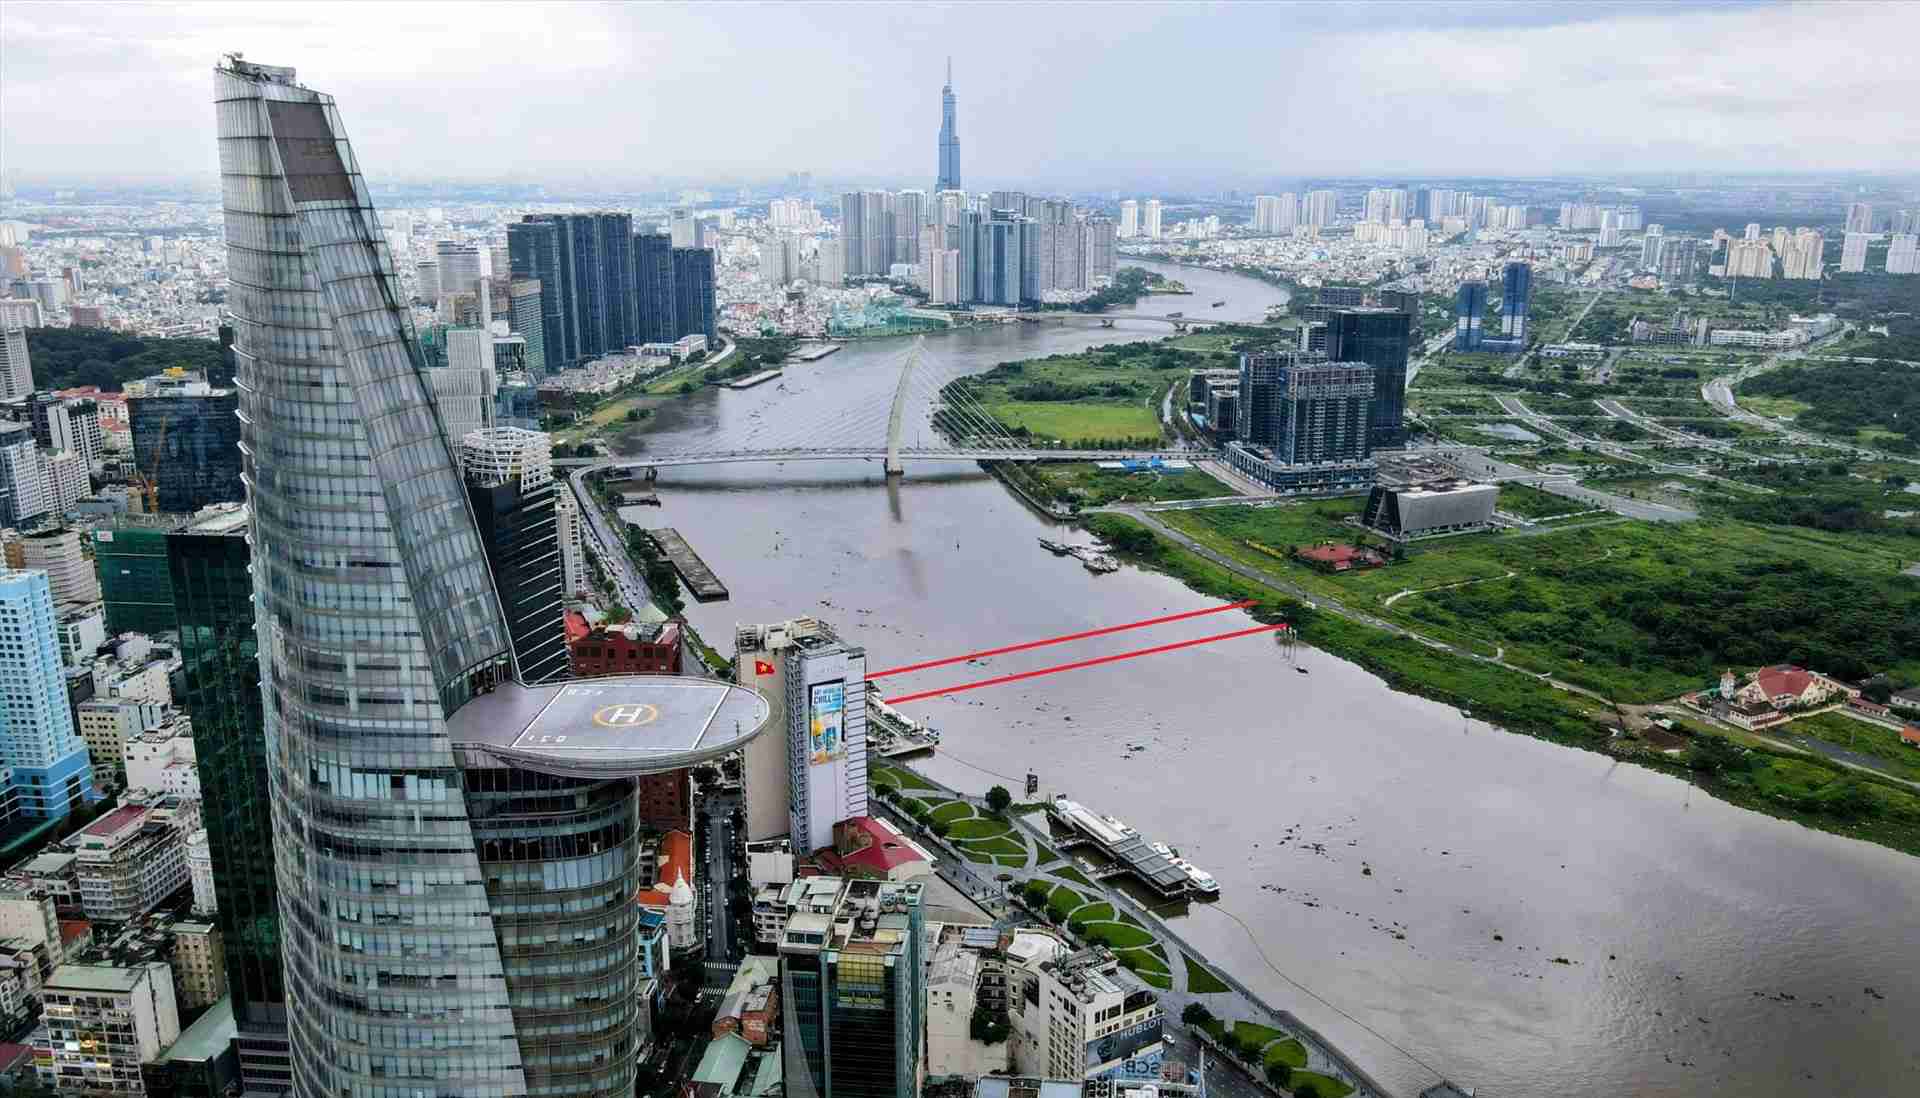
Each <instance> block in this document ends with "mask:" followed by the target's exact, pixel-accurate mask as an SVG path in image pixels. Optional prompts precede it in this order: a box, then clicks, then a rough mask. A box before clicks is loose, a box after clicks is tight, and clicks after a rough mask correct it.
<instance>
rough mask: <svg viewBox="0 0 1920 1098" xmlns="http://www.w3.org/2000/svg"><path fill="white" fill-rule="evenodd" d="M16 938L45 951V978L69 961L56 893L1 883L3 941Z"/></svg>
mask: <svg viewBox="0 0 1920 1098" xmlns="http://www.w3.org/2000/svg"><path fill="white" fill-rule="evenodd" d="M15 940H18V941H20V942H24V943H25V944H26V945H28V946H38V947H39V948H40V950H41V951H42V954H43V956H44V958H45V970H44V971H42V972H40V973H38V976H39V977H40V978H41V979H45V978H46V977H47V976H50V975H52V973H53V970H54V969H56V968H58V967H60V965H61V964H63V963H65V961H66V958H65V957H64V956H63V955H62V949H61V939H60V916H59V915H58V914H57V913H56V912H55V911H54V906H53V897H52V896H50V895H48V894H47V893H45V892H43V891H41V890H39V889H34V888H28V887H24V886H21V885H18V884H13V883H9V884H7V885H6V886H4V887H0V941H15ZM36 982H37V981H36Z"/></svg>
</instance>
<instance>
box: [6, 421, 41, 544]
mask: <svg viewBox="0 0 1920 1098" xmlns="http://www.w3.org/2000/svg"><path fill="white" fill-rule="evenodd" d="M52 510H53V495H52V493H51V492H49V491H48V490H47V474H46V467H45V466H44V465H43V464H42V462H41V460H40V448H39V447H38V446H35V445H34V442H33V428H32V427H31V426H29V425H27V424H25V423H6V422H0V526H20V525H24V524H25V523H28V522H31V521H33V520H34V519H37V518H39V517H40V516H42V515H45V514H47V513H48V512H50V511H52Z"/></svg>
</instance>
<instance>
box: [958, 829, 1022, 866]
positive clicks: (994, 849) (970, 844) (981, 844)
mask: <svg viewBox="0 0 1920 1098" xmlns="http://www.w3.org/2000/svg"><path fill="white" fill-rule="evenodd" d="M953 845H955V846H957V847H959V848H960V849H962V850H964V851H966V852H967V853H968V854H985V855H988V857H994V856H1002V857H1008V858H1018V859H1019V860H1018V861H1016V862H1014V863H1013V864H1014V865H1025V864H1027V848H1026V847H1025V846H1024V845H1022V844H1021V843H1020V842H1019V841H1018V840H1016V839H1008V838H1003V837H999V836H995V837H992V838H986V839H962V840H959V841H958V842H955V843H954V844H953ZM974 860H975V861H986V860H988V859H987V858H976V859H974Z"/></svg>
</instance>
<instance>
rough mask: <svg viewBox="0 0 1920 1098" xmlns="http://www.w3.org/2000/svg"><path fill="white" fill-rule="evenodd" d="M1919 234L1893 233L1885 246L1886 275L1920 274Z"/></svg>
mask: <svg viewBox="0 0 1920 1098" xmlns="http://www.w3.org/2000/svg"><path fill="white" fill-rule="evenodd" d="M1916 242H1920V234H1916V233H1894V234H1893V236H1892V237H1891V238H1890V239H1889V242H1888V244H1887V273H1888V274H1890V275H1899V274H1907V275H1910V274H1920V249H1917V248H1916Z"/></svg>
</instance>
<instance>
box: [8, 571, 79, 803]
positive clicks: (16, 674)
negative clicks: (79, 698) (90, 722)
mask: <svg viewBox="0 0 1920 1098" xmlns="http://www.w3.org/2000/svg"><path fill="white" fill-rule="evenodd" d="M0 676H3V677H4V679H5V681H6V683H7V689H6V690H4V691H0V766H5V767H8V768H9V769H10V771H11V773H12V776H13V781H12V784H11V785H7V786H0V820H4V819H6V818H10V817H12V816H14V815H20V816H26V817H31V818H34V819H43V820H51V819H57V818H59V817H61V816H64V815H66V814H67V813H68V812H69V811H71V810H72V809H73V808H74V807H76V806H77V805H79V804H80V803H81V802H82V801H87V800H92V799H93V768H92V766H91V765H90V764H89V761H88V758H87V745H86V743H85V742H84V741H83V740H81V739H80V733H79V732H77V731H75V730H74V727H73V710H72V709H71V708H69V707H68V705H67V680H66V676H65V675H64V674H63V673H62V671H61V667H60V642H59V640H58V634H56V633H55V631H54V616H53V588H52V587H51V586H50V585H49V584H48V582H47V574H46V573H45V572H42V571H38V570H35V571H31V572H27V571H15V570H13V569H6V570H0Z"/></svg>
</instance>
